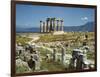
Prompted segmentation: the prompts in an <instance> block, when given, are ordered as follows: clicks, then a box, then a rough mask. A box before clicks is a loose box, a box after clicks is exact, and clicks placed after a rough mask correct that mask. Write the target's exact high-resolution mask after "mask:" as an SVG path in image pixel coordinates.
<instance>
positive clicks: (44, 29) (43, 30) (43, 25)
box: [43, 22, 45, 32]
mask: <svg viewBox="0 0 100 77" xmlns="http://www.w3.org/2000/svg"><path fill="white" fill-rule="evenodd" d="M43 32H45V22H43Z"/></svg>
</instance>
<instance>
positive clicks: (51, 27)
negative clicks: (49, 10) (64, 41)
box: [40, 18, 64, 33]
mask: <svg viewBox="0 0 100 77" xmlns="http://www.w3.org/2000/svg"><path fill="white" fill-rule="evenodd" d="M63 27H64V25H63V19H60V18H59V19H57V18H47V19H46V21H40V32H43V33H45V32H46V33H47V32H58V31H59V32H60V31H62V32H63Z"/></svg>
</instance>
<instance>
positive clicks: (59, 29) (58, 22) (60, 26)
mask: <svg viewBox="0 0 100 77" xmlns="http://www.w3.org/2000/svg"><path fill="white" fill-rule="evenodd" d="M58 24H59V25H58V31H60V27H61V25H60V19H59V22H58Z"/></svg>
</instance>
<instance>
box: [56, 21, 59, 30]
mask: <svg viewBox="0 0 100 77" xmlns="http://www.w3.org/2000/svg"><path fill="white" fill-rule="evenodd" d="M56 21H57V31H58V27H59V20H56Z"/></svg>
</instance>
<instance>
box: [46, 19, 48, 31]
mask: <svg viewBox="0 0 100 77" xmlns="http://www.w3.org/2000/svg"><path fill="white" fill-rule="evenodd" d="M46 24H47V25H46V32H48V19H47V20H46Z"/></svg>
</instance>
